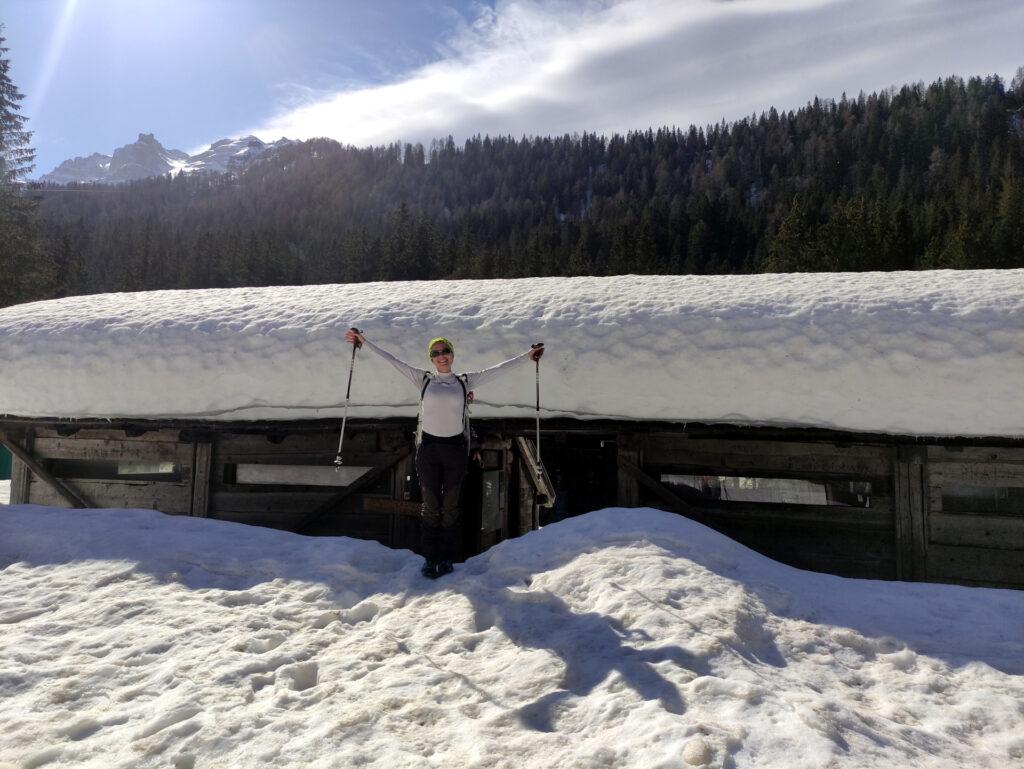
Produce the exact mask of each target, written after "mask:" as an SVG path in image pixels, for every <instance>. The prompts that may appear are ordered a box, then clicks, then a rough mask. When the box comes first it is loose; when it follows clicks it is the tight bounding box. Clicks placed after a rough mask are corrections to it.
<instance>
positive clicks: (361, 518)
mask: <svg viewBox="0 0 1024 769" xmlns="http://www.w3.org/2000/svg"><path fill="white" fill-rule="evenodd" d="M211 517H214V518H216V519H217V520H220V521H231V522H234V523H245V524H248V525H250V526H267V527H269V528H273V529H281V530H283V531H296V530H297V528H296V527H297V526H298V525H299V524H300V523H301V518H302V517H301V516H300V515H296V514H294V513H286V512H274V511H269V512H262V513H261V512H248V513H240V512H235V511H222V512H218V513H217V514H216V515H214V516H211ZM390 518H391V516H389V515H386V514H381V513H359V512H346V513H342V514H338V515H331V516H329V517H327V518H325V519H323V520H320V521H318V522H317V527H316V532H317V533H318V534H332V535H335V536H347V537H355V538H356V539H373V540H377V541H378V542H386V541H387V539H388V532H389V529H390V524H391V522H390Z"/></svg>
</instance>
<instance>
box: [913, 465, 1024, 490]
mask: <svg viewBox="0 0 1024 769" xmlns="http://www.w3.org/2000/svg"><path fill="white" fill-rule="evenodd" d="M928 478H929V482H930V483H932V484H934V485H936V486H949V485H955V484H963V485H967V486H1024V464H1007V463H1005V462H1003V463H995V462H993V463H987V464H986V463H982V462H929V464H928Z"/></svg>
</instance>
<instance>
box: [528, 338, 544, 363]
mask: <svg viewBox="0 0 1024 769" xmlns="http://www.w3.org/2000/svg"><path fill="white" fill-rule="evenodd" d="M543 354H544V343H543V342H537V344H535V345H533V347H531V348H530V360H532V361H537V360H540V356H541V355H543Z"/></svg>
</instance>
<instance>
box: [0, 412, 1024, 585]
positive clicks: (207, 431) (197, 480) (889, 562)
mask: <svg viewBox="0 0 1024 769" xmlns="http://www.w3.org/2000/svg"><path fill="white" fill-rule="evenodd" d="M0 427H4V426H3V425H0ZM6 429H7V431H8V433H9V437H11V438H12V439H15V440H16V441H17V442H18V443H19V444H20V445H21V446H22V447H24V448H27V449H29V451H30V452H31V454H32V455H33V457H35V459H36V461H38V462H39V463H40V466H41V467H42V468H44V469H50V470H53V469H54V468H65V469H67V468H70V469H71V470H74V469H75V468H79V467H83V466H84V465H81V464H79V463H81V462H86V463H88V462H92V463H93V464H94V465H97V466H98V465H102V464H103V463H105V462H106V463H109V464H110V465H115V466H116V465H117V463H119V462H134V463H149V464H154V465H155V464H159V463H166V464H167V465H173V467H174V468H175V472H174V473H173V474H172V475H168V476H160V477H152V478H145V479H132V478H123V477H119V478H97V477H79V476H76V475H75V474H74V473H73V472H71V474H67V473H65V474H63V475H60V474H59V473H56V472H55V475H58V476H59V479H60V481H62V482H63V483H64V484H65V485H66V486H68V487H70V488H71V489H72V490H73V491H74V492H75V493H77V494H79V495H80V496H81V497H84V499H85V501H86V503H87V504H88V505H89V506H94V507H132V508H150V509H155V510H161V511H163V512H165V513H170V514H174V515H193V516H204V517H211V518H217V519H221V520H228V521H236V522H242V523H248V524H255V525H261V526H271V527H275V528H280V529H288V530H301V531H303V532H304V533H309V534H344V535H348V536H354V537H360V538H366V539H375V540H378V541H380V542H382V543H384V544H387V545H390V546H392V547H398V548H410V549H415V548H416V547H417V545H418V542H419V535H420V529H419V495H418V489H417V488H416V479H415V470H414V467H413V457H412V454H411V448H412V447H411V433H410V425H409V424H404V423H403V424H395V425H393V426H388V425H383V426H381V425H377V426H374V425H363V426H358V425H357V426H356V428H355V429H353V431H352V432H351V433H350V434H349V435H348V436H347V437H346V442H345V451H344V459H345V465H346V467H355V466H365V467H373V468H377V470H375V471H374V473H371V474H368V475H367V476H365V478H366V479H369V481H368V482H366V483H363V484H362V485H361V486H360V485H359V484H360V483H362V481H359V482H357V483H356V485H355V486H353V487H352V488H348V487H338V486H313V485H308V486H302V485H294V484H290V485H284V484H282V485H277V486H272V485H266V484H253V483H239V482H238V479H237V477H236V476H235V473H234V472H233V469H232V468H234V467H236V466H237V465H239V464H248V465H253V464H256V465H259V464H267V465H277V466H280V465H301V466H310V467H321V468H330V467H331V466H332V463H333V461H334V457H335V452H336V450H337V427H336V426H333V425H326V424H323V425H321V426H315V425H314V426H306V427H299V426H288V425H282V426H281V428H280V429H278V428H277V427H276V426H273V427H271V428H265V429H258V428H246V427H244V426H238V427H233V426H227V425H217V426H210V425H206V426H202V425H186V426H184V427H150V426H146V425H136V426H128V427H127V428H124V429H121V428H113V427H98V426H89V427H83V428H81V429H78V428H72V429H74V432H73V433H72V432H71V431H70V430H69V428H68V427H62V428H61V432H58V430H57V428H56V426H54V425H45V424H40V425H35V426H31V427H26V426H25V425H23V424H22V425H17V426H11V425H7V426H6ZM620 429H621V428H620ZM613 435H614V433H613ZM836 437H837V438H839V437H841V436H838V435H837V436H836ZM609 443H611V441H609ZM614 443H615V444H616V451H617V457H618V459H617V465H618V484H617V499H614V498H610V499H608V500H607V501H606V504H609V505H610V504H615V503H616V502H617V503H618V504H619V505H621V506H624V507H633V506H641V505H648V506H652V507H659V508H662V509H666V510H673V511H675V512H679V513H681V514H683V515H686V516H688V517H690V518H693V519H695V520H698V521H700V522H702V523H705V524H707V525H709V526H711V527H713V528H715V529H717V530H719V531H721V532H723V533H725V534H726V535H728V536H730V537H732V538H734V539H736V540H738V541H739V542H742V543H743V544H746V545H747V546H749V547H751V548H752V549H754V550H757V551H759V552H762V553H764V554H766V555H768V556H769V557H771V558H774V559H777V560H779V561H782V562H785V563H789V564H791V565H793V566H797V567H799V568H805V569H811V570H816V571H825V572H832V573H836V574H841V575H844V576H851V577H866V578H878V579H905V580H920V581H938V582H954V583H960V584H967V585H990V586H1006V587H1018V588H1020V587H1024V448H1020V447H1009V448H996V447H985V446H977V445H969V446H957V445H944V446H939V445H923V444H920V443H916V444H915V443H909V442H904V443H896V442H886V441H884V440H879V441H877V442H874V441H867V440H862V441H851V442H848V443H847V442H841V441H840V440H825V439H822V440H799V439H797V440H792V439H789V440H787V439H785V437H783V438H780V437H778V436H772V437H771V438H762V437H759V436H757V435H756V434H751V436H750V437H749V438H748V437H745V436H742V435H741V436H737V435H736V430H735V428H733V429H732V432H731V434H730V435H729V437H721V436H719V435H716V434H714V433H713V432H712V433H711V434H709V433H708V431H707V430H705V431H704V432H703V433H702V434H701V435H690V434H688V433H687V432H686V431H684V430H679V431H671V430H666V431H653V432H642V431H637V430H628V431H625V430H624V431H622V432H621V433H619V434H618V435H617V437H616V438H615V440H614ZM524 446H525V447H526V448H522V447H520V446H519V444H518V443H517V442H516V441H515V440H513V439H512V438H510V437H507V436H503V435H501V434H494V435H490V436H488V437H487V438H486V439H485V441H484V449H485V450H484V451H483V452H482V458H483V459H484V462H483V464H484V467H483V469H482V471H481V472H480V473H478V474H477V477H474V478H473V479H472V480H471V482H470V486H468V487H467V494H466V496H465V497H464V502H465V506H464V507H465V510H466V513H467V514H466V516H465V521H466V530H465V532H464V546H465V551H466V553H467V554H472V553H474V552H479V551H480V550H483V549H485V548H487V547H489V546H491V545H493V544H495V543H497V542H500V541H501V540H503V539H506V538H508V537H513V536H518V535H520V534H523V533H526V532H528V531H531V530H532V529H534V528H536V526H537V525H538V517H539V510H540V508H539V507H538V503H539V502H540V501H541V499H542V497H543V495H539V494H538V489H537V487H536V484H535V483H533V479H534V475H535V473H534V472H533V471H532V470H531V469H530V467H532V466H528V465H529V461H530V458H531V457H532V451H533V450H532V448H531V446H532V444H530V443H529V441H528V440H526V441H525V443H524ZM524 451H525V452H526V456H525V457H524V455H523V452H524ZM44 474H45V473H44ZM669 474H676V475H687V476H700V475H707V476H734V477H735V476H743V477H751V478H780V479H800V480H806V481H812V482H819V481H820V482H823V481H834V482H839V483H844V482H854V483H867V484H870V488H871V494H870V504H869V505H868V506H866V507H864V506H856V505H852V504H851V505H837V504H795V503H786V504H780V503H777V502H774V503H773V502H764V501H749V500H747V501H737V500H736V499H732V500H724V499H706V498H694V497H693V495H689V496H688V495H687V494H686V493H681V492H680V487H678V486H672V485H670V484H665V483H662V482H661V478H662V476H664V475H669ZM371 476H372V477H371ZM547 482H548V484H549V485H550V481H547ZM487 484H489V486H488V485H487ZM495 487H497V488H498V489H499V496H500V500H499V501H498V502H495V497H494V496H493V489H494V488H495ZM488 489H490V491H487V490H488ZM570 491H571V490H570ZM687 491H689V490H687ZM488 494H491V496H488ZM474 495H475V496H474ZM66 498H67V497H66V495H65V496H62V495H60V494H58V492H57V491H55V490H54V488H53V487H52V486H51V485H50V484H48V483H47V482H45V481H42V480H40V479H39V477H37V475H36V474H35V473H33V472H30V471H29V469H28V468H27V467H26V465H25V464H24V463H23V462H21V461H20V460H17V459H16V460H15V462H14V467H13V472H12V485H11V502H12V503H14V504H17V503H19V502H29V503H33V504H42V505H52V506H68V502H67V501H66ZM550 501H551V500H549V502H550ZM833 501H834V500H833ZM481 504H486V505H489V507H487V509H486V510H485V511H482V510H481ZM318 511H319V513H320V514H319V515H315V516H314V515H313V514H315V513H317V512H318Z"/></svg>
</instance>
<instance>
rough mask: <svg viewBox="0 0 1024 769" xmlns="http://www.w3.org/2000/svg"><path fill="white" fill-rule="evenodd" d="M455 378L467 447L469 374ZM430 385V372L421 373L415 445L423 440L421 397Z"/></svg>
mask: <svg viewBox="0 0 1024 769" xmlns="http://www.w3.org/2000/svg"><path fill="white" fill-rule="evenodd" d="M456 379H457V380H458V382H459V384H460V385H461V386H462V424H463V433H464V434H465V436H466V448H467V449H468V448H469V443H470V429H469V375H468V374H459V375H458V376H457V377H456ZM429 386H430V373H429V372H424V373H423V387H421V388H420V411H419V415H418V417H417V418H416V445H417V446H419V445H420V442H421V441H422V440H423V398H424V396H425V395H426V394H427V388H428V387H429Z"/></svg>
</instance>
